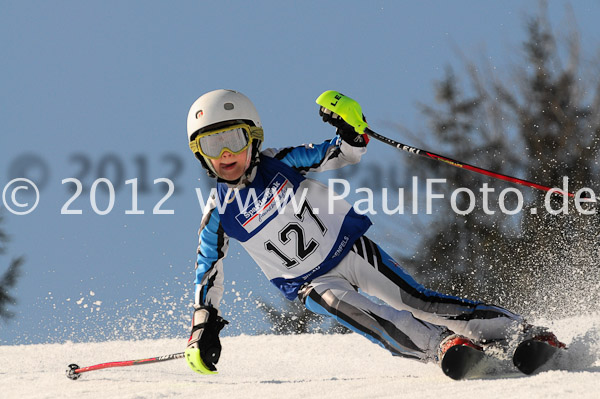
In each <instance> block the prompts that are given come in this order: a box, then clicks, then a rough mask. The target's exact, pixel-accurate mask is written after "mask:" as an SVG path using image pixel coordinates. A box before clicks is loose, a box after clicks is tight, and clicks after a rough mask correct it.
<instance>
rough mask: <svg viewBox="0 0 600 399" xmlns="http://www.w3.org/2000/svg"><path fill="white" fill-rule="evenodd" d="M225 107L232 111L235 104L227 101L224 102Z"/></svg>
mask: <svg viewBox="0 0 600 399" xmlns="http://www.w3.org/2000/svg"><path fill="white" fill-rule="evenodd" d="M223 108H225V109H226V110H227V111H231V110H232V109H233V104H232V103H225V104H223Z"/></svg>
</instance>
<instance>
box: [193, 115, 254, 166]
mask: <svg viewBox="0 0 600 399" xmlns="http://www.w3.org/2000/svg"><path fill="white" fill-rule="evenodd" d="M263 138H264V133H263V130H262V128H260V127H255V126H250V125H247V124H245V123H240V124H238V125H233V126H227V127H224V128H223V129H217V130H209V131H207V132H202V133H200V134H199V135H198V136H197V137H196V138H195V139H194V140H192V141H190V149H191V150H192V151H193V152H194V153H196V152H199V153H200V154H201V155H202V156H203V157H205V158H209V159H218V158H220V157H221V155H223V153H224V152H225V151H229V152H231V153H232V154H234V155H237V154H240V153H242V152H244V151H245V150H246V149H248V147H250V145H251V144H252V141H253V140H260V141H262V140H263Z"/></svg>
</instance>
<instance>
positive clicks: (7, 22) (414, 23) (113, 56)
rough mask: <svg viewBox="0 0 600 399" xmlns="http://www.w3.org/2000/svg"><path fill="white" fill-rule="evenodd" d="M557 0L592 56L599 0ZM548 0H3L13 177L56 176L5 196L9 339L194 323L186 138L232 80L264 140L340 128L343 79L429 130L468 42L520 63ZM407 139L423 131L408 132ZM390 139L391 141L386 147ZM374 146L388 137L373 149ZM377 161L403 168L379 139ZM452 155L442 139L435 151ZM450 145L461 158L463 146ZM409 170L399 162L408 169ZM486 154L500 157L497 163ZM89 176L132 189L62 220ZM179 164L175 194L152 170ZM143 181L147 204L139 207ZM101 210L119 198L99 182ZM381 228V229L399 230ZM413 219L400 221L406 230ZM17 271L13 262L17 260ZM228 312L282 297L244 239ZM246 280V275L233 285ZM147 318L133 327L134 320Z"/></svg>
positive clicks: (372, 159)
mask: <svg viewBox="0 0 600 399" xmlns="http://www.w3.org/2000/svg"><path fill="white" fill-rule="evenodd" d="M567 4H568V3H567V2H563V1H551V2H550V5H549V14H550V18H551V21H552V23H553V25H554V27H555V28H556V29H557V30H558V31H560V30H562V27H564V26H566V23H567V18H568V15H569V14H570V13H571V11H572V13H573V15H574V17H575V20H576V22H577V25H578V28H579V30H580V31H581V35H582V37H581V38H582V47H583V52H584V53H587V54H590V53H591V55H597V48H598V40H597V38H598V36H597V27H596V26H597V16H598V15H600V2H597V1H596V2H592V1H589V2H588V1H586V2H573V4H571V5H570V6H568V5H567ZM537 7H538V2H537V1H502V2H499V1H498V2H482V1H452V2H450V1H421V2H416V1H412V2H408V1H383V0H380V1H369V2H367V1H364V2H359V1H350V2H348V1H318V2H317V1H305V2H287V3H285V2H279V1H253V2H243V1H222V2H221V1H219V2H216V1H212V2H209V1H178V2H158V1H143V2H142V1H128V2H121V1H104V2H91V1H57V2H42V1H32V2H21V1H2V2H1V3H0V37H2V41H1V42H0V48H1V50H2V66H1V68H2V78H1V79H0V82H1V86H0V89H1V92H2V96H1V97H0V121H1V122H0V123H1V126H2V134H1V135H0V151H1V152H0V155H1V156H0V183H1V185H0V188H3V187H4V186H5V185H6V184H7V183H8V181H9V180H11V179H12V178H14V177H29V178H31V179H32V180H34V181H36V182H37V183H39V184H40V203H39V206H38V208H37V209H36V210H35V211H33V212H32V213H30V214H28V215H24V216H16V215H12V214H10V213H9V212H7V210H6V209H4V206H3V205H2V204H0V208H2V209H1V211H2V215H3V216H4V218H5V222H4V225H3V228H4V229H5V230H7V231H8V232H9V233H10V234H11V236H12V242H11V244H10V247H9V253H8V255H9V257H16V256H19V255H25V257H26V263H25V265H24V269H25V270H24V271H25V274H24V276H23V277H22V278H21V279H20V281H19V284H18V288H17V290H16V291H15V294H16V296H17V298H18V301H19V303H18V306H17V307H14V308H13V310H14V311H15V312H16V313H17V317H16V318H15V319H14V320H13V321H12V322H11V323H10V324H8V325H1V326H0V342H5V343H20V342H45V341H48V340H49V341H53V340H65V339H71V340H85V339H103V338H107V337H108V338H110V337H124V338H129V337H132V336H139V337H143V336H145V335H146V334H147V335H152V334H155V335H154V336H156V334H158V335H160V334H163V333H164V334H179V335H182V336H183V335H185V334H186V333H187V326H186V325H187V322H186V321H185V320H184V318H183V315H188V314H189V308H188V305H189V303H190V301H191V299H190V297H189V295H190V294H191V292H192V290H193V265H194V258H195V251H196V245H197V236H196V232H197V228H198V226H199V223H200V218H201V212H200V208H199V205H198V201H197V199H196V196H195V192H194V189H195V188H196V187H199V188H202V189H203V190H207V189H208V187H210V184H211V181H210V180H208V179H207V178H206V176H205V174H204V172H202V170H201V169H200V166H199V164H198V162H197V161H196V160H195V159H194V157H193V155H192V154H191V152H190V151H189V149H188V147H187V143H186V131H185V127H186V116H187V112H188V108H189V106H190V105H191V104H192V102H193V101H194V100H195V99H196V98H197V97H198V96H200V95H201V94H202V93H204V92H207V91H210V90H214V89H217V88H232V89H236V90H239V91H241V92H243V93H245V94H246V95H248V96H249V97H250V98H251V99H252V100H253V102H254V103H255V105H256V107H257V109H258V111H259V113H260V115H261V118H262V121H263V125H264V127H265V134H266V146H268V147H282V146H287V145H292V144H302V143H306V142H322V141H323V140H325V139H327V138H330V137H331V136H332V135H333V129H332V128H331V127H329V126H328V125H324V124H323V123H322V122H321V121H320V118H319V117H318V114H317V106H316V105H315V102H314V100H315V99H316V97H317V96H318V95H319V94H320V93H321V92H323V91H325V90H328V89H336V90H340V91H342V92H344V93H345V94H347V95H350V96H351V97H353V98H355V99H356V100H358V101H359V102H360V103H361V104H362V106H363V111H364V112H365V114H366V115H367V117H368V118H369V121H370V123H371V125H372V126H373V127H374V129H375V130H378V131H380V132H381V133H383V134H388V135H390V136H392V137H396V138H398V139H399V140H400V141H402V137H401V136H400V135H399V134H398V133H397V132H395V131H393V130H389V126H391V125H392V124H402V125H404V126H406V127H408V128H410V129H414V130H418V129H424V128H426V126H424V125H423V121H422V119H421V117H420V115H419V113H418V109H417V107H416V103H417V102H431V101H432V98H433V82H434V81H435V80H436V79H440V78H441V77H442V76H443V72H444V68H445V67H446V66H447V65H453V66H455V67H456V68H457V69H460V66H461V61H460V57H459V56H458V55H457V54H458V53H457V49H459V50H460V52H462V53H463V54H465V55H466V56H468V57H470V58H472V59H475V60H484V61H485V62H487V63H489V64H490V65H493V66H494V67H495V68H496V70H497V71H498V72H499V73H500V74H504V75H505V76H509V74H510V70H509V69H508V65H510V63H515V62H518V60H519V59H520V57H521V53H520V48H519V45H520V43H521V42H522V41H523V39H524V37H525V33H524V31H525V30H524V23H525V21H526V16H527V15H531V14H532V13H536V12H537V11H536V10H537ZM407 144H411V143H410V142H407ZM376 146H378V147H376ZM373 147H376V148H375V149H373ZM371 148H372V149H371V151H370V153H369V154H367V156H366V157H365V158H364V159H365V162H363V164H364V165H365V166H364V168H365V169H363V170H360V172H359V174H360V175H359V176H358V177H357V178H359V179H368V178H369V171H368V168H369V167H370V166H371V167H373V165H376V166H377V167H379V168H382V169H383V170H390V169H391V170H393V168H394V167H396V162H397V158H398V157H403V156H408V155H405V154H401V155H398V154H396V153H395V152H393V151H392V150H390V149H387V148H385V149H384V148H382V147H381V146H380V145H379V144H378V143H373V145H372V146H371ZM431 150H432V151H436V148H431ZM448 155H451V154H448ZM398 165H401V164H398ZM481 166H484V167H485V165H481ZM76 176H77V177H80V178H81V180H82V181H83V183H84V185H85V186H86V187H87V188H88V189H89V188H90V186H91V184H92V182H93V181H94V180H95V179H96V178H98V177H102V176H106V177H108V178H109V179H110V180H111V181H113V182H114V184H115V186H118V191H117V194H116V197H115V206H114V209H113V210H112V211H111V212H110V213H109V214H108V215H106V216H100V215H96V214H95V213H94V211H93V210H92V207H91V204H90V195H89V192H85V193H84V194H82V195H81V196H79V197H78V198H77V199H76V200H74V201H73V203H72V204H71V205H70V209H81V210H82V214H81V215H61V214H60V213H61V208H62V207H63V206H64V204H65V203H66V202H67V201H68V200H69V198H70V197H71V195H72V191H69V189H68V185H63V184H62V183H61V181H62V180H63V179H65V178H69V177H76ZM160 177H172V179H173V181H174V183H175V187H176V190H177V191H176V193H175V194H174V195H173V196H171V197H170V198H169V199H168V200H167V201H166V202H165V204H164V205H163V209H172V210H174V214H173V215H153V214H152V208H153V207H154V205H155V204H156V203H157V202H158V201H159V200H160V199H161V198H162V197H163V196H164V191H162V189H163V188H162V185H161V184H157V185H154V184H153V183H152V182H153V180H154V179H157V178H160ZM133 178H138V179H139V183H140V184H141V183H142V181H143V182H144V184H145V186H144V187H143V189H142V188H140V190H141V193H140V195H139V197H138V202H139V204H138V208H139V209H144V210H145V214H144V215H126V214H125V211H126V210H128V209H130V208H131V184H130V185H125V184H124V182H125V180H128V179H133ZM96 194H97V195H96V199H97V202H98V204H97V206H98V207H99V208H105V207H106V206H107V204H108V200H107V198H108V197H107V195H106V194H105V193H104V192H98V193H96ZM375 221H376V227H375V228H374V230H373V232H372V233H371V236H372V237H373V238H376V239H381V240H385V239H386V237H387V238H389V235H390V234H392V235H394V234H395V233H394V232H392V233H390V232H389V231H387V230H377V220H375ZM403 222H407V218H406V217H401V216H399V217H398V222H397V223H398V225H399V226H402V223H403ZM1 259H2V264H1V265H0V267H1V269H0V271H3V270H4V268H5V267H6V264H7V262H8V257H6V256H4V257H2V258H1ZM226 278H227V281H228V287H227V293H226V296H225V302H226V303H225V306H224V308H223V309H224V310H225V312H226V316H227V317H229V318H231V319H233V320H234V321H235V323H232V326H231V327H228V329H229V331H230V333H236V332H240V331H245V332H249V333H251V332H252V331H260V328H261V327H260V323H261V321H260V319H261V315H260V313H259V312H258V311H257V310H256V309H255V305H254V302H253V301H254V300H255V299H256V298H260V297H262V298H266V299H268V300H271V299H270V298H272V300H273V301H278V300H279V294H278V293H277V292H276V290H275V288H274V287H271V286H270V285H269V283H268V282H266V281H265V279H264V278H263V276H262V274H260V271H259V269H258V268H257V267H256V266H255V265H254V264H253V262H252V260H251V259H250V258H249V257H248V256H247V255H246V254H245V253H244V252H243V250H242V249H241V247H240V246H239V245H235V244H234V245H232V247H231V248H230V254H229V257H228V261H227V263H226ZM233 283H235V284H233ZM134 330H135V331H136V332H135V333H134V332H133V331H134Z"/></svg>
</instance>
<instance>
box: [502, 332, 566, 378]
mask: <svg viewBox="0 0 600 399" xmlns="http://www.w3.org/2000/svg"><path fill="white" fill-rule="evenodd" d="M561 350H565V349H561V348H559V347H556V346H552V345H550V344H549V343H547V342H544V341H539V340H535V339H527V340H525V341H523V342H521V343H520V344H519V346H517V349H515V353H514V354H513V364H514V365H515V367H516V368H518V369H519V371H521V372H522V373H523V374H527V375H529V374H533V373H535V372H536V371H537V370H538V369H540V368H541V367H542V366H544V365H545V364H546V363H548V361H549V360H550V359H552V358H553V357H554V355H556V354H557V353H559V352H560V351H561Z"/></svg>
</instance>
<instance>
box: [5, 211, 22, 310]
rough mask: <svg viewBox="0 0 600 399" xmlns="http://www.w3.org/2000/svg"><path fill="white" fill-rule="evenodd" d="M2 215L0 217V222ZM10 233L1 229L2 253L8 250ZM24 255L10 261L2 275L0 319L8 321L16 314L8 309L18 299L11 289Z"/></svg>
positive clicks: (18, 274)
mask: <svg viewBox="0 0 600 399" xmlns="http://www.w3.org/2000/svg"><path fill="white" fill-rule="evenodd" d="M1 222H2V217H0V223H1ZM8 240H9V237H8V235H7V234H6V233H5V232H4V231H3V230H2V229H0V254H4V253H5V252H6V244H7V243H8ZM22 264H23V257H19V258H17V259H14V260H12V261H11V262H10V265H9V266H8V269H7V270H6V271H5V272H4V274H3V275H2V277H0V320H4V321H8V319H10V318H12V317H13V316H14V314H13V313H12V312H11V311H10V310H9V309H8V306H9V305H14V304H15V302H16V300H15V298H14V297H13V296H12V295H11V294H10V289H12V288H14V286H15V285H16V283H17V280H18V278H19V276H20V274H21V265H22Z"/></svg>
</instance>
